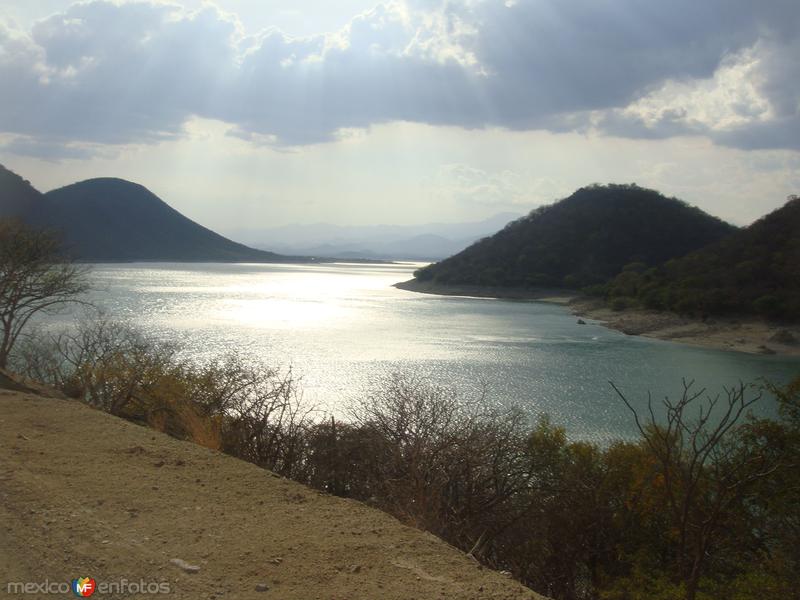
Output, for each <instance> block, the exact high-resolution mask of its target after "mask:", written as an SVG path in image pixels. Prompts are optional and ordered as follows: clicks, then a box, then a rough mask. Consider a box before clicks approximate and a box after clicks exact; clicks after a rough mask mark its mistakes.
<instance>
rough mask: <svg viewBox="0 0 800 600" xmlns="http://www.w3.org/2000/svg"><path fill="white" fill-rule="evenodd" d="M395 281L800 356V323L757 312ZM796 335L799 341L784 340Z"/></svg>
mask: <svg viewBox="0 0 800 600" xmlns="http://www.w3.org/2000/svg"><path fill="white" fill-rule="evenodd" d="M393 287H396V288H397V289H401V290H405V291H409V292H416V293H421V294H431V295H437V296H461V297H471V298H486V299H497V300H525V301H533V302H547V303H550V304H558V305H560V306H563V307H565V308H566V309H568V310H569V311H570V312H571V313H572V314H573V315H575V316H576V318H583V319H591V320H592V321H595V322H597V323H598V324H600V325H602V326H603V327H606V328H608V329H613V330H615V331H619V332H622V333H624V334H626V335H632V336H641V337H648V338H653V339H658V340H663V341H669V342H676V343H679V344H685V345H687V346H694V347H699V348H709V349H714V350H725V351H729V352H743V353H745V354H762V355H770V354H774V355H780V356H800V326H798V325H795V324H784V323H769V322H766V321H763V320H760V319H754V318H752V317H746V318H731V317H715V318H710V319H705V320H703V319H697V318H691V317H684V316H681V315H677V314H675V313H667V312H658V311H654V310H646V309H637V308H627V309H624V310H622V311H615V310H612V309H611V308H609V307H608V306H607V305H606V304H605V303H604V302H603V301H602V300H598V299H595V298H587V297H585V296H581V295H580V294H578V293H576V292H575V290H567V289H559V288H541V289H530V288H501V287H483V286H469V285H453V286H449V285H441V284H435V283H430V282H420V281H417V280H415V279H411V280H408V281H403V282H400V283H396V284H394V286H393ZM792 338H794V340H797V341H794V342H791V341H790V342H789V343H786V342H784V341H781V340H784V339H788V340H791V339H792Z"/></svg>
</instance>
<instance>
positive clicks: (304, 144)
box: [0, 0, 800, 232]
mask: <svg viewBox="0 0 800 600" xmlns="http://www.w3.org/2000/svg"><path fill="white" fill-rule="evenodd" d="M0 86H2V87H1V88H0V89H2V93H0V163H2V164H4V165H5V166H7V167H8V168H11V169H12V170H14V171H16V172H18V173H19V174H20V175H23V176H24V177H25V178H27V179H29V180H30V181H31V182H32V183H33V184H34V185H35V186H36V187H37V188H39V189H40V190H42V191H47V190H50V189H54V188H56V187H60V186H62V185H66V184H69V183H72V182H75V181H79V180H83V179H88V178H91V177H101V176H113V177H122V178H125V179H129V180H132V181H136V182H137V183H141V184H142V185H145V186H146V187H148V188H149V189H151V190H152V191H153V192H155V193H156V194H158V195H159V196H161V197H162V198H163V199H164V200H165V201H167V202H168V203H169V204H171V205H172V206H174V207H175V208H177V209H178V210H180V211H181V212H183V213H184V214H186V215H187V216H190V217H191V218H193V219H195V220H197V221H199V222H201V223H202V224H204V225H206V226H209V227H212V228H215V229H217V230H220V231H222V232H227V231H234V230H241V229H263V228H268V227H273V226H279V225H285V224H290V223H317V222H329V223H335V224H342V225H367V224H377V223H392V224H420V223H427V222H434V221H445V222H459V221H475V220H480V219H483V218H486V217H488V216H490V215H493V214H496V213H499V212H506V211H513V212H517V213H524V212H527V211H529V210H531V209H532V208H534V207H536V206H539V205H541V204H546V203H550V202H552V201H554V200H557V199H559V198H563V197H566V196H567V195H569V194H570V193H571V192H572V191H574V190H575V189H576V188H578V187H581V186H584V185H588V184H591V183H608V182H616V183H637V184H639V185H642V186H646V187H652V188H655V189H658V190H660V191H662V192H663V193H665V194H667V195H671V196H676V197H679V198H681V199H683V200H686V201H687V202H690V203H691V204H695V205H697V206H699V207H701V208H703V209H704V210H706V211H708V212H710V213H712V214H714V215H717V216H720V217H722V218H724V219H727V220H729V221H731V222H733V223H736V224H740V225H744V224H748V223H750V222H752V221H753V220H755V219H757V218H758V217H760V216H762V215H763V214H765V213H767V212H769V211H770V210H773V209H775V208H777V207H779V206H781V205H782V204H783V203H784V202H785V200H786V197H787V196H788V195H789V194H797V193H800V3H798V2H797V1H796V0H762V1H759V2H753V1H752V0H704V1H703V2H697V0H672V1H671V2H650V1H646V0H441V1H438V0H392V1H390V2H383V3H378V2H376V1H375V0H371V1H368V0H336V2H331V1H330V0H292V1H289V0H216V1H214V2H208V1H202V0H176V1H175V2H161V1H149V2H144V1H138V0H137V1H127V2H125V1H115V2H112V1H106V0H90V1H85V2H80V3H75V2H71V1H70V0H18V1H12V0H0Z"/></svg>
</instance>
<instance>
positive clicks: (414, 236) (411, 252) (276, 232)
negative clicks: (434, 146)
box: [226, 213, 520, 261]
mask: <svg viewBox="0 0 800 600" xmlns="http://www.w3.org/2000/svg"><path fill="white" fill-rule="evenodd" d="M519 216H520V215H519V214H518V213H499V214H497V215H494V216H493V217H490V218H488V219H485V220H482V221H476V222H469V223H427V224H423V225H365V226H342V225H331V224H328V223H315V224H308V225H285V226H282V227H275V228H270V229H261V230H252V229H250V230H244V229H239V230H231V231H228V232H226V233H228V235H229V236H230V237H231V238H232V239H235V240H238V241H240V242H242V243H245V244H248V245H250V246H254V247H256V248H269V249H271V250H275V251H277V252H282V253H288V254H299V255H307V256H338V257H342V258H361V259H386V260H418V261H428V260H438V259H441V258H445V257H447V256H450V255H452V254H455V253H457V252H460V251H461V250H463V249H464V248H466V247H467V246H469V245H470V244H472V243H473V242H475V241H476V240H478V239H480V238H482V237H486V236H488V235H491V234H493V233H494V232H496V231H497V230H498V229H501V228H502V227H503V226H504V225H505V224H506V223H508V222H509V221H511V220H512V219H516V218H518V217H519Z"/></svg>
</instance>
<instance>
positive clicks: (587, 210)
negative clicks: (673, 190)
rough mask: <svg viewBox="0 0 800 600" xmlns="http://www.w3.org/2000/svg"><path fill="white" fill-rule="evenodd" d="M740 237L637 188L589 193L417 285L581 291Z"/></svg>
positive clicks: (513, 227)
mask: <svg viewBox="0 0 800 600" xmlns="http://www.w3.org/2000/svg"><path fill="white" fill-rule="evenodd" d="M734 231H736V229H735V228H734V227H733V226H731V225H728V224H727V223H724V222H723V221H721V220H719V219H716V218H714V217H711V216H709V215H707V214H706V213H704V212H703V211H701V210H700V209H698V208H694V207H691V206H689V205H687V204H685V203H683V202H681V201H679V200H676V199H674V198H666V197H664V196H662V195H661V194H659V193H658V192H656V191H653V190H648V189H644V188H640V187H638V186H636V185H607V186H599V185H594V186H589V187H585V188H581V189H579V190H578V191H577V192H575V193H574V194H572V195H571V196H570V197H569V198H566V199H565V200H561V201H560V202H557V203H555V204H552V205H550V206H544V207H541V208H538V209H536V210H534V211H532V212H531V213H530V214H529V215H528V216H526V217H523V218H521V219H519V220H517V221H513V222H512V223H509V224H508V225H507V226H506V227H505V228H504V229H503V230H502V231H500V232H498V233H496V234H495V235H493V236H491V237H488V238H485V239H483V240H481V241H479V242H476V243H475V244H473V245H472V246H470V247H469V248H467V249H466V250H464V251H462V252H460V253H459V254H456V255H455V256H452V257H450V258H448V259H446V260H443V261H441V262H439V263H436V264H434V265H431V266H429V267H425V268H423V269H420V270H419V271H417V272H416V273H415V277H416V278H417V279H419V280H421V281H434V282H436V283H440V284H445V285H447V284H451V285H463V284H467V285H482V286H506V287H536V286H558V287H567V288H576V289H577V288H582V287H585V286H589V285H592V284H602V283H605V282H606V281H608V280H609V279H610V278H612V277H614V276H615V275H617V274H618V273H619V272H620V271H622V269H623V267H624V266H625V265H628V264H630V263H641V264H643V265H645V266H655V265H659V264H661V263H663V262H665V261H668V260H670V259H673V258H677V257H680V256H683V255H685V254H687V253H688V252H691V251H693V250H697V249H699V248H701V247H702V246H705V245H706V244H708V243H711V242H715V241H718V240H721V239H722V238H724V237H726V236H728V235H730V234H731V233H733V232H734Z"/></svg>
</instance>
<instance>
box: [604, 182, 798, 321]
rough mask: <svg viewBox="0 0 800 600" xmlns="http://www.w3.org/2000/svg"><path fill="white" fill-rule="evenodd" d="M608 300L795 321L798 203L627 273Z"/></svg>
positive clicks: (611, 287)
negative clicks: (682, 253)
mask: <svg viewBox="0 0 800 600" xmlns="http://www.w3.org/2000/svg"><path fill="white" fill-rule="evenodd" d="M608 294H609V296H610V297H611V298H612V299H614V300H612V301H617V302H620V300H618V299H620V298H621V299H623V300H622V303H623V304H624V303H625V302H626V301H627V300H628V299H633V300H635V301H637V302H638V303H640V304H642V305H644V306H646V307H648V308H654V309H658V310H673V311H675V312H679V313H688V314H694V315H710V314H743V315H747V314H759V315H762V316H765V317H770V318H781V319H787V320H791V321H797V320H798V319H800V198H798V197H796V196H793V197H790V199H789V201H788V202H787V203H786V205H785V206H783V208H780V209H778V210H776V211H774V212H772V213H770V214H768V215H767V216H765V217H763V218H761V219H759V220H758V221H756V222H755V223H753V224H752V225H750V226H749V227H747V228H745V229H742V230H740V231H738V232H736V233H735V234H734V235H732V236H729V237H727V238H725V239H723V240H721V241H719V242H717V243H714V244H711V245H709V246H707V247H705V248H702V249H700V250H698V251H696V252H693V253H691V254H689V255H687V256H685V257H683V258H680V259H677V260H672V261H669V262H667V263H666V264H665V265H663V267H661V268H658V269H650V270H644V271H640V270H637V269H629V270H628V271H627V272H625V273H622V274H620V275H619V276H617V277H616V278H615V279H614V280H613V281H612V282H611V283H610V284H609V286H608Z"/></svg>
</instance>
